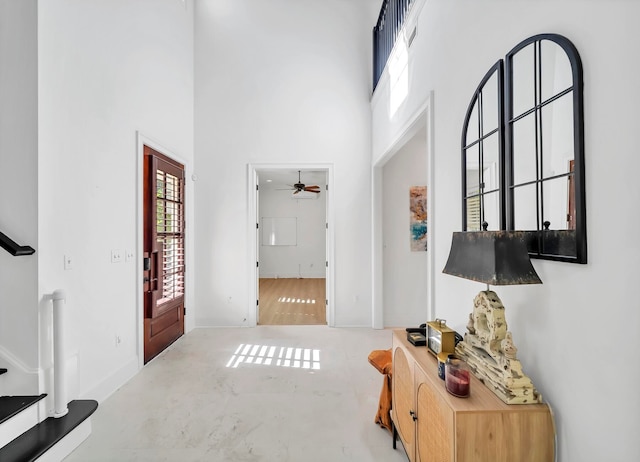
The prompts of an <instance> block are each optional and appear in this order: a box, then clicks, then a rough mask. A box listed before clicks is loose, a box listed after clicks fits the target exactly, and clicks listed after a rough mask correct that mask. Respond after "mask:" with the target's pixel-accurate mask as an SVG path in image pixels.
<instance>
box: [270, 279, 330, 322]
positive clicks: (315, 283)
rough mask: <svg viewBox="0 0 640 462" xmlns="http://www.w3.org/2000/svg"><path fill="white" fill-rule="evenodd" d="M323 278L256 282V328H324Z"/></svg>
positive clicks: (325, 317) (325, 320)
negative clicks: (289, 326) (257, 307)
mask: <svg viewBox="0 0 640 462" xmlns="http://www.w3.org/2000/svg"><path fill="white" fill-rule="evenodd" d="M325 287H326V286H325V279H324V278H302V279H297V278H291V279H289V278H278V279H271V278H260V294H259V299H260V305H259V321H258V323H259V324H262V325H280V326H285V325H312V324H326V323H327V316H326V307H325Z"/></svg>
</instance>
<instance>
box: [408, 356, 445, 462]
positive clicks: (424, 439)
mask: <svg viewBox="0 0 640 462" xmlns="http://www.w3.org/2000/svg"><path fill="white" fill-rule="evenodd" d="M418 371H419V369H418V368H416V383H417V384H418V385H417V387H418V390H417V405H416V407H417V409H418V421H417V427H416V454H417V458H416V460H418V461H420V462H453V460H454V449H453V448H454V446H453V445H454V428H453V411H452V410H451V408H449V407H448V406H447V404H446V403H445V402H444V401H443V400H442V398H441V397H440V396H439V395H438V394H437V393H434V391H433V388H432V386H433V385H431V384H429V382H428V380H427V379H426V378H425V379H423V380H420V381H418ZM442 386H443V387H444V383H443V384H442Z"/></svg>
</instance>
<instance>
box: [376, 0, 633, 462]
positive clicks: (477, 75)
mask: <svg viewBox="0 0 640 462" xmlns="http://www.w3.org/2000/svg"><path fill="white" fill-rule="evenodd" d="M639 14H640V3H638V2H631V1H622V0H614V1H591V2H583V1H564V2H555V1H549V0H545V1H537V2H527V1H512V2H503V1H498V0H487V1H484V2H474V1H458V2H436V1H427V2H426V4H425V6H424V9H423V10H422V14H421V16H420V19H419V23H418V35H417V37H416V40H415V42H414V44H413V46H412V47H411V49H410V53H411V56H412V57H411V59H410V62H409V70H410V71H409V73H410V76H409V85H410V93H409V97H408V98H407V99H406V100H405V102H404V103H403V105H402V106H401V107H400V108H399V110H398V111H397V112H396V113H395V115H394V116H393V117H392V118H390V117H389V111H388V99H389V95H388V87H387V86H385V85H382V86H381V87H379V88H378V89H377V94H376V97H375V98H374V104H373V110H374V112H373V133H374V141H373V159H374V160H377V159H380V158H382V157H383V156H384V155H385V152H386V151H387V150H388V149H389V148H390V146H391V145H392V144H393V142H394V140H395V139H397V138H398V136H399V133H400V132H401V129H402V127H403V126H406V124H407V123H408V121H409V120H410V119H411V118H412V117H414V115H415V113H416V111H417V110H418V108H420V106H421V105H423V104H424V101H425V100H426V98H427V96H428V94H429V92H430V91H433V101H432V102H433V104H434V158H433V166H434V167H433V168H434V172H435V175H434V176H435V179H434V182H433V184H431V185H430V186H431V188H430V193H431V194H433V195H434V201H435V210H434V214H433V215H432V216H430V224H431V225H432V226H431V228H430V230H435V245H434V249H433V252H434V254H433V256H434V266H435V273H436V274H435V291H436V293H435V311H436V315H437V316H438V317H443V318H446V319H447V320H448V323H449V325H450V326H451V327H454V328H455V329H456V330H458V331H459V332H464V330H465V324H466V320H467V316H468V313H469V312H470V311H471V309H472V300H473V297H474V296H475V294H476V293H477V292H478V291H479V290H481V289H482V287H480V285H479V284H477V283H474V282H471V281H466V280H463V279H459V278H455V277H452V276H448V275H444V274H442V273H441V269H442V268H443V267H444V265H445V262H446V258H447V256H448V251H449V247H450V242H451V233H452V232H453V231H458V230H460V229H461V219H460V216H461V210H460V208H461V200H460V168H461V166H460V135H461V129H462V123H463V118H464V113H465V111H466V109H467V106H468V104H469V101H470V98H471V95H472V93H473V91H474V90H475V88H476V86H477V85H478V83H479V81H480V79H481V78H482V76H483V75H484V74H485V72H486V71H487V70H488V69H489V68H490V66H491V65H492V64H494V63H495V61H496V60H498V59H499V58H502V57H504V55H505V54H506V53H507V52H508V51H509V50H510V49H511V48H512V47H513V46H515V45H516V44H517V43H519V42H520V41H521V40H523V39H525V38H527V37H529V36H532V35H535V34H537V33H542V32H553V33H559V34H562V35H564V36H566V37H568V38H569V39H570V40H571V41H573V43H574V44H575V45H576V47H577V49H578V51H579V53H580V55H581V57H582V61H583V65H584V81H585V96H584V99H585V146H586V148H585V150H586V153H585V162H586V167H585V168H586V188H587V191H586V193H587V194H586V196H587V197H586V203H587V231H588V251H589V255H588V260H589V263H588V264H586V265H577V264H569V263H559V262H552V261H543V260H534V261H533V264H534V266H535V268H536V270H537V271H538V273H539V275H540V277H541V279H542V280H543V282H544V284H542V285H537V286H527V287H523V286H513V287H504V288H500V289H499V290H498V291H497V292H498V293H499V294H500V296H501V298H502V300H503V302H504V303H505V306H506V309H507V321H508V322H509V328H510V330H511V331H512V332H513V337H514V342H515V344H516V346H517V347H518V357H519V359H520V360H521V361H522V363H523V366H524V369H525V372H526V373H527V374H528V375H530V376H531V378H532V379H533V381H534V384H535V385H536V387H537V388H538V389H539V390H540V391H541V392H542V395H543V397H544V398H545V399H546V400H547V401H548V402H550V403H551V405H552V406H553V409H554V411H555V416H556V423H557V426H558V428H557V430H558V444H559V460H560V461H562V462H573V461H580V462H591V461H593V462H596V461H602V460H609V461H625V460H638V459H640V446H638V444H637V434H638V429H639V428H640V412H639V411H640V398H639V397H638V394H637V393H634V392H628V391H627V388H626V387H625V386H624V385H623V383H632V384H635V383H638V381H639V380H640V372H639V370H638V368H637V367H636V366H637V364H638V359H637V358H638V355H637V351H638V349H639V348H640V340H639V337H638V335H637V330H638V328H639V327H640V309H639V308H640V306H639V303H638V300H637V295H636V293H635V290H634V289H635V286H636V285H637V281H638V280H639V279H640V268H639V267H638V265H637V262H636V260H637V258H635V257H637V256H638V255H640V244H639V243H638V240H637V239H635V232H634V231H633V230H637V229H639V228H640V216H639V215H638V214H636V213H621V210H622V209H621V207H622V204H623V203H625V204H626V203H635V202H636V201H637V200H638V199H640V190H639V189H638V188H637V187H636V186H635V185H636V181H635V177H636V176H637V175H636V172H637V171H638V170H639V169H640V156H637V155H635V150H636V145H637V142H636V138H637V137H636V136H635V133H636V132H637V127H636V125H637V121H638V117H637V114H638V108H639V107H640V91H639V90H638V87H637V85H636V80H637V75H638V72H639V71H640V64H639V63H638V61H637V60H635V59H632V57H633V56H635V55H636V54H637V51H638V50H637V44H638V43H640V31H638V28H637V27H636V26H635V18H637V17H638V15H639ZM378 93H379V94H378ZM604 339H607V340H604ZM603 340H604V341H603ZM603 343H604V344H603ZM632 388H633V387H632Z"/></svg>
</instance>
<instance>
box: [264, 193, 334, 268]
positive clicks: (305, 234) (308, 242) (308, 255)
mask: <svg viewBox="0 0 640 462" xmlns="http://www.w3.org/2000/svg"><path fill="white" fill-rule="evenodd" d="M321 191H322V192H320V194H318V196H317V198H316V199H291V191H278V190H270V189H262V188H261V190H260V207H259V210H260V226H261V229H264V226H263V218H264V217H271V218H295V226H296V227H295V230H294V231H295V237H296V243H295V245H269V242H268V240H267V242H265V240H264V239H262V240H261V243H260V249H259V251H260V270H259V271H260V277H261V278H276V277H278V278H296V277H302V278H324V277H325V259H326V257H325V256H326V239H325V235H326V230H325V223H326V215H327V213H326V207H327V201H326V194H325V193H324V188H321Z"/></svg>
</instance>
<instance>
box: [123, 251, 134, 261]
mask: <svg viewBox="0 0 640 462" xmlns="http://www.w3.org/2000/svg"><path fill="white" fill-rule="evenodd" d="M133 257H134V255H133V250H125V252H124V261H125V262H130V261H132V260H133Z"/></svg>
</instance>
